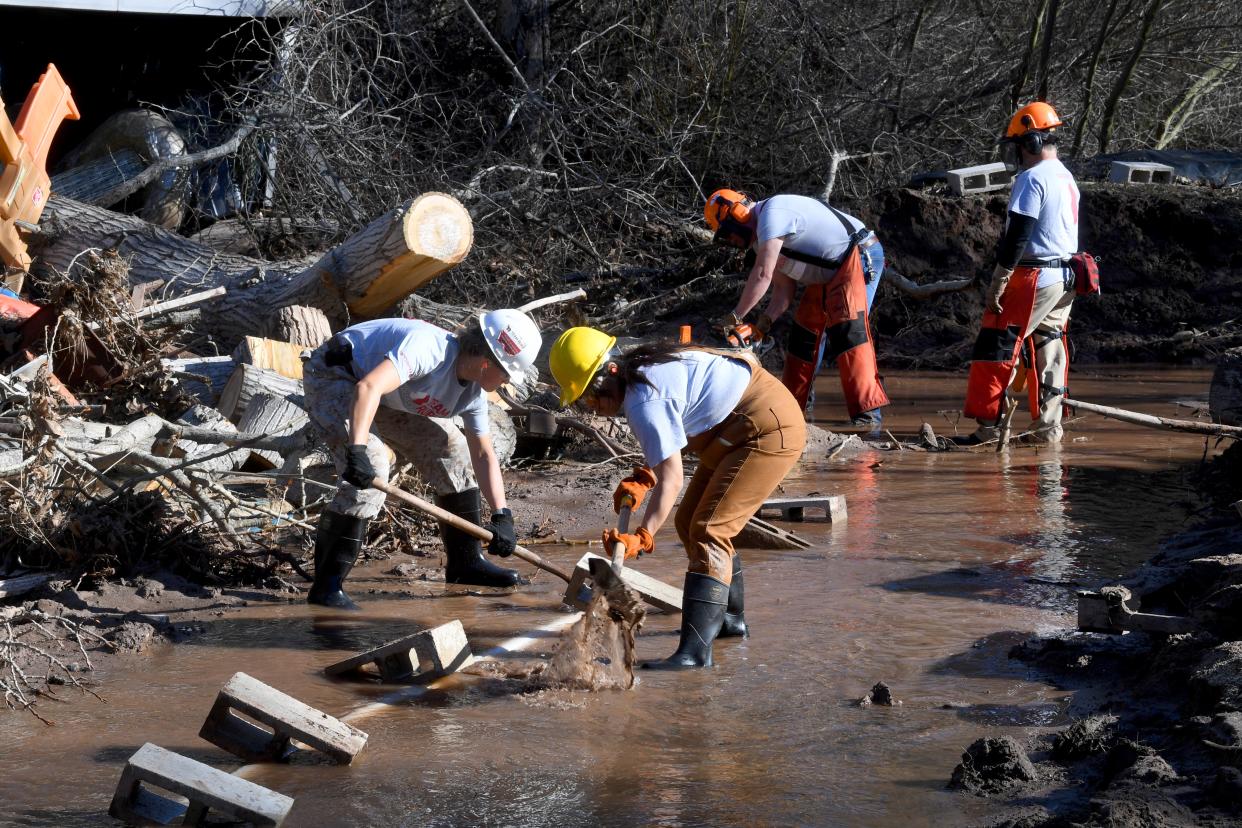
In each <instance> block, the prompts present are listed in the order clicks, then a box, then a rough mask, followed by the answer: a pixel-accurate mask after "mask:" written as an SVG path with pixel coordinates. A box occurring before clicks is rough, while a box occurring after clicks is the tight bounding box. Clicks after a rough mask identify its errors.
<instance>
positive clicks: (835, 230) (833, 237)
mask: <svg viewBox="0 0 1242 828" xmlns="http://www.w3.org/2000/svg"><path fill="white" fill-rule="evenodd" d="M755 213H756V216H757V218H758V228H757V229H756V231H755V241H754V244H753V246H754V247H755V248H758V247H759V245H760V244H762V243H763V242H765V241H769V240H771V239H776V238H780V239H784V240H785V243H784V245H782V247H787V248H789V249H791V250H796V251H798V252H799V253H806V254H808V255H811V256H818V257H819V258H821V259H827V260H828V261H830V262H835V261H836V260H838V259H840V258H841V257H842V256H843V255H844V254H845V251H846V250H847V249H849V245H850V236H851V235H852V234H853V233H857V232H858V231H859V230H861V229H862V228H863V223H862V222H861V221H859V220H858V219H856V218H854V217H853V216H850V215H846V214H845V213H842V214H841V215H843V216H845V223H846V224H848V225H849V226H850V232H849V233H847V232H845V228H844V227H843V226H842V225H841V222H840V221H839V220H838V219H837V217H836V216H834V215H833V214H832V211H831V210H829V209H828V208H827V207H826V206H825V205H824V204H823V203H822V202H819V201H816V200H815V199H813V198H810V197H808V196H800V195H778V196H772V197H771V198H765V199H764V200H763V201H760V202H759V203H758V204H756V205H755ZM812 266H813V265H807V264H806V263H805V262H799V261H797V260H795V259H789V258H786V257H784V256H781V257H780V260H779V261H778V262H777V265H776V269H777V272H779V273H783V274H785V275H786V276H788V277H789V278H791V279H793V280H794V281H795V282H799V281H802V279H801V277H802V275H803V273H804V271H805V270H806V269H807V268H808V267H812Z"/></svg>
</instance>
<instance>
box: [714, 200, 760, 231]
mask: <svg viewBox="0 0 1242 828" xmlns="http://www.w3.org/2000/svg"><path fill="white" fill-rule="evenodd" d="M754 206H755V202H753V201H751V200H750V197H749V196H748V195H746V193H741V192H738V191H737V190H717V191H716V192H714V193H712V194H711V197H710V198H708V199H707V203H706V204H704V205H703V218H704V219H706V220H707V226H708V227H710V228H712V230H713V231H715V230H719V229H720V225H721V223H723V222H724V221H725V219H733V220H734V221H736V222H737V223H738V224H745V223H746V221H747V220H748V219H749V218H750V208H751V207H754Z"/></svg>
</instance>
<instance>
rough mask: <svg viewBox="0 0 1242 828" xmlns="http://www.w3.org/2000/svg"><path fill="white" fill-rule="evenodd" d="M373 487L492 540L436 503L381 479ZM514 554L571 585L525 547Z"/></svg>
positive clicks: (481, 529) (375, 480)
mask: <svg viewBox="0 0 1242 828" xmlns="http://www.w3.org/2000/svg"><path fill="white" fill-rule="evenodd" d="M371 487H372V488H374V489H377V490H379V491H381V492H383V493H384V494H386V495H388V496H389V497H391V498H394V499H396V500H400V501H401V502H402V503H405V504H406V505H408V506H413V507H414V508H415V509H418V510H419V511H420V512H424V513H425V514H428V515H430V516H431V517H433V518H435V519H436V520H438V521H441V522H443V523H447V524H448V525H449V526H452V527H453V528H455V529H460V530H461V531H463V532H465V533H466V534H469V535H474V536H475V537H476V538H478V539H479V540H481V541H490V540H491V539H492V533H491V532H489V531H487V530H486V529H484V528H483V527H482V526H476V525H475V524H473V523H471V522H470V521H468V520H466V519H465V518H462V517H459V516H457V515H455V514H453V513H452V512H449V511H447V510H445V509H441V508H440V507H439V506H436V505H435V504H434V503H428V502H427V501H425V500H423V499H422V498H421V497H415V496H414V495H412V494H410V493H409V492H404V491H402V490H401V489H398V488H397V487H395V486H389V485H388V484H387V483H385V482H383V481H382V480H380V479H379V478H375V479H374V480H372V481H371ZM513 554H514V556H516V557H518V558H521V559H522V560H524V561H526V562H527V563H528V564H532V565H534V566H537V567H539V568H540V569H542V570H543V571H544V572H551V573H552V574H553V575H555V576H556V577H558V578H560V579H561V580H562V581H564V582H565V583H569V580H570V576H569V575H568V573H566V572H564V571H562V570H561V569H559V568H557V567H555V566H553V565H552V564H550V563H548V562H547V561H545V560H544V559H543V558H541V557H539V556H538V555H536V554H535V553H534V552H531V551H530V550H529V549H527V548H525V547H523V546H519V547H517V548H516V549H514V550H513Z"/></svg>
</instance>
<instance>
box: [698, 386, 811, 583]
mask: <svg viewBox="0 0 1242 828" xmlns="http://www.w3.org/2000/svg"><path fill="white" fill-rule="evenodd" d="M805 446H806V420H805V418H804V417H803V415H802V407H801V406H799V405H798V402H797V400H795V399H794V397H793V394H791V393H789V390H788V389H786V388H785V386H784V385H782V384H781V382H780V380H778V379H777V378H776V377H774V376H772V375H771V374H770V373H768V372H767V371H765V370H764V369H762V368H758V367H752V369H751V379H750V385H748V386H747V388H746V391H745V392H744V393H743V394H742V398H741V399H740V400H738V404H737V407H736V408H734V410H733V413H732V414H730V415H729V416H728V417H726V418H725V420H724V422H722V423H720V425H718V426H716V427H715V428H712V429H709V430H708V431H706V432H704V433H703V434H698V435H695V436H694V437H692V438H690V440H689V445H688V446H687V448H688V449H689V450H690V451H693V452H694V453H696V454H697V455H698V456H699V467H698V469H697V470H696V471H695V473H694V476H693V477H691V478H690V483H689V485H688V486H686V491H685V494H683V495H682V499H681V505H680V506H679V507H678V508H677V516H676V518H675V523H676V525H677V536H678V537H679V538H680V539H681V543H682V545H683V546H684V547H685V548H686V555H687V556H688V557H689V558H690V571H691V572H697V573H700V574H703V575H708V576H710V577H712V578H715V579H717V580H719V581H722V582H724V583H726V584H728V583H729V582H731V581H732V580H733V538H734V537H736V535H737V533H738V532H740V531H742V527H743V526H745V525H746V521H748V520H750V519H751V518H752V517H754V515H755V512H757V511H759V507H760V506H762V505H763V501H764V500H766V499H767V498H768V497H769V496H770V495H771V494H772V492H773V490H775V489H776V487H777V486H778V485H779V484H780V482H781V481H782V480H783V479H784V478H785V475H786V474H788V473H789V470H790V469H792V468H793V466H794V464H795V463H797V462H798V458H799V457H801V456H802V449H803V448H804V447H805Z"/></svg>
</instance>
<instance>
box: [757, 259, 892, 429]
mask: <svg viewBox="0 0 1242 828" xmlns="http://www.w3.org/2000/svg"><path fill="white" fill-rule="evenodd" d="M824 336H827V337H828V346H827V348H825V353H824V356H825V357H826V358H828V359H835V360H836V361H837V370H838V371H839V372H840V374H841V390H842V391H844V392H845V405H846V408H848V409H849V413H850V416H851V417H856V416H858V415H859V414H862V413H863V412H864V411H870V410H872V409H873V408H881V407H883V406H886V405H888V395H887V394H885V393H884V386H883V385H882V384H881V383H880V372H879V368H878V366H877V365H876V359H875V344H874V342H873V341H872V339H871V325H870V324H869V323H868V320H867V284H866V282H865V281H864V276H863V269H862V261H861V259H860V258H859V253H858V248H857V247H852V248H851V249H850V252H849V255H848V256H847V257H846V260H845V262H844V263H843V264H842V265H841V267H840V268H838V269H837V272H836V275H835V276H833V277H832V280H831V281H829V282H828V283H827V284H822V285H807V287H806V290H805V291H804V292H803V294H802V301H801V302H799V304H798V310H797V312H796V313H795V314H794V323H793V326H792V327H791V328H790V330H789V342H788V344H787V345H786V347H785V370H784V373H783V375H782V376H781V382H783V383H784V384H785V387H786V388H788V389H789V391H790V393H792V394H793V395H794V399H796V400H797V401H798V405H800V406H802V407H803V408H805V407H806V399H807V396H808V395H809V394H810V393H811V384H812V383H814V382H815V363H816V357H817V356H818V354H819V342H820V340H821V339H822V338H823V337H824Z"/></svg>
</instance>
